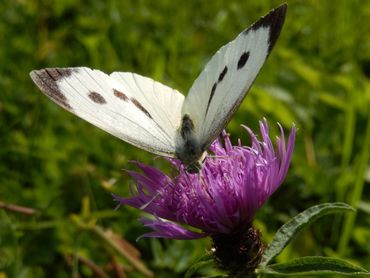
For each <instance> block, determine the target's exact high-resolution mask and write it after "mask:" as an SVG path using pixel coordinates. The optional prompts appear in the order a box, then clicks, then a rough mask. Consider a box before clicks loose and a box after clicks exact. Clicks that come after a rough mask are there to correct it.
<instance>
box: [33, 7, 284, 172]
mask: <svg viewBox="0 0 370 278" xmlns="http://www.w3.org/2000/svg"><path fill="white" fill-rule="evenodd" d="M286 8H287V5H286V4H283V5H281V6H279V7H278V8H276V9H274V10H272V11H270V12H269V13H268V14H267V15H266V16H264V17H261V18H260V19H259V20H258V21H257V22H255V23H254V24H253V25H252V26H250V27H249V28H247V29H246V30H244V31H243V32H241V33H240V34H239V35H238V36H237V37H236V38H235V39H234V40H233V41H231V42H229V43H228V44H226V45H225V46H223V47H221V48H220V49H219V50H218V51H217V52H216V54H215V55H214V56H213V57H212V58H211V60H210V61H209V62H208V64H207V65H206V67H205V68H204V70H203V71H202V72H201V73H200V75H199V76H198V78H197V79H196V80H195V81H194V83H193V85H192V86H191V88H190V90H189V93H188V94H187V96H186V98H185V97H184V95H182V94H181V93H180V92H178V91H177V90H175V89H172V88H170V87H167V86H165V85H163V84H161V83H159V82H157V81H154V80H152V79H150V78H148V77H144V76H141V75H138V74H136V73H131V72H114V73H112V74H110V75H108V74H105V73H103V72H101V71H99V70H94V69H90V68H87V67H76V68H46V69H41V70H34V71H32V72H31V73H30V75H31V78H32V80H33V81H34V82H35V83H36V85H37V86H38V87H39V88H40V89H41V91H42V92H44V94H45V95H47V96H48V97H49V98H50V99H51V100H53V101H54V102H56V103H57V104H58V105H60V106H62V107H63V108H65V109H66V110H68V111H70V112H72V113H74V114H76V115H77V116H79V117H81V118H83V119H85V120H86V121H88V122H90V123H92V124H93V125H95V126H97V127H99V128H101V129H103V130H105V131H107V132H108V133H110V134H112V135H114V136H116V137H118V138H120V139H122V140H124V141H126V142H128V143H130V144H132V145H134V146H137V147H139V148H141V149H144V150H147V151H149V152H152V153H155V154H159V155H163V156H168V157H176V158H178V159H180V160H181V161H182V162H183V163H184V164H185V165H187V169H188V171H189V172H198V171H199V169H200V168H201V162H202V161H203V160H204V158H205V156H206V151H207V149H208V147H209V146H210V144H211V143H212V142H213V141H214V140H215V139H216V138H217V136H218V135H219V134H220V133H221V131H222V129H224V128H225V126H226V125H227V124H228V122H229V121H230V119H231V117H232V115H233V114H234V113H235V111H236V110H237V109H238V107H239V106H240V104H241V103H242V100H243V99H244V97H245V96H246V95H247V92H248V89H249V88H250V86H251V85H252V83H253V81H254V80H255V78H256V76H257V74H258V72H259V70H260V69H261V67H262V65H263V64H264V62H265V60H266V59H267V57H268V55H269V53H270V51H271V50H272V48H273V46H274V44H275V42H276V40H277V38H278V36H279V33H280V30H281V28H282V25H283V23H284V19H285V13H286Z"/></svg>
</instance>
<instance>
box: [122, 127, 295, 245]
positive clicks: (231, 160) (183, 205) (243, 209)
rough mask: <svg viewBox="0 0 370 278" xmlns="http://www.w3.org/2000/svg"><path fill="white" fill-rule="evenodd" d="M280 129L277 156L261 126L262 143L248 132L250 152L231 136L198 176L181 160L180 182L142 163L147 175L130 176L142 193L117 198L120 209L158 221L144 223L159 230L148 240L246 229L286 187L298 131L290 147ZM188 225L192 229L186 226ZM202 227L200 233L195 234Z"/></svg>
mask: <svg viewBox="0 0 370 278" xmlns="http://www.w3.org/2000/svg"><path fill="white" fill-rule="evenodd" d="M279 127H280V138H279V137H278V138H277V139H276V151H275V150H274V147H273V144H272V142H271V139H270V138H269V135H268V132H269V130H268V125H267V122H266V120H264V121H262V122H260V132H261V135H262V140H258V139H257V137H256V135H255V134H254V133H253V132H252V131H251V130H250V129H249V128H248V127H245V126H244V128H245V129H246V130H247V132H248V133H249V135H250V137H251V141H252V144H251V146H250V147H245V146H242V145H241V143H240V141H239V144H238V145H237V146H232V144H231V141H230V138H229V137H228V135H227V134H226V132H223V133H222V137H223V138H222V140H220V139H217V140H216V141H215V142H213V144H212V145H211V147H210V150H211V152H213V154H214V155H213V156H211V155H209V156H208V157H207V159H206V160H205V162H204V164H203V167H202V170H201V171H200V173H198V174H189V173H187V172H186V169H185V167H184V166H183V165H182V164H181V162H180V161H178V160H176V159H170V161H171V163H172V164H173V165H174V166H175V167H177V168H178V169H179V174H178V175H177V176H176V177H175V178H170V177H169V176H168V175H166V174H164V173H163V172H161V171H159V170H157V169H155V168H153V167H150V166H147V165H144V164H141V163H137V165H138V167H139V168H140V169H141V170H142V173H138V172H133V171H130V172H129V173H130V175H131V176H132V177H133V178H134V179H135V180H136V183H137V185H136V188H137V193H135V195H134V196H133V197H131V198H120V197H115V199H116V200H117V201H119V202H120V204H125V205H129V206H132V207H135V208H139V209H142V210H144V211H146V212H148V213H150V214H152V215H154V216H155V218H154V219H147V218H143V219H142V222H143V223H144V225H145V226H146V227H149V228H151V229H152V230H153V231H152V232H149V233H147V234H144V235H143V236H142V237H162V238H172V239H196V238H202V237H205V236H214V235H219V234H232V233H236V232H238V231H241V230H246V229H248V227H250V225H251V221H252V219H253V217H254V215H255V213H256V212H257V210H258V209H259V208H260V207H261V206H262V205H263V204H264V203H265V202H266V200H267V199H268V198H269V197H270V196H271V194H272V193H273V192H274V191H275V190H276V189H277V188H278V187H279V186H280V184H281V183H282V182H283V180H284V178H285V176H286V174H287V171H288V168H289V164H290V160H291V156H292V152H293V148H294V142H295V133H296V129H295V127H294V126H293V127H292V129H291V132H290V135H289V139H288V142H287V145H286V143H285V138H284V132H283V129H282V127H281V126H280V125H279ZM184 225H186V227H184ZM191 227H193V228H197V229H198V231H194V229H192V228H191Z"/></svg>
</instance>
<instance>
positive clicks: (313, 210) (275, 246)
mask: <svg viewBox="0 0 370 278" xmlns="http://www.w3.org/2000/svg"><path fill="white" fill-rule="evenodd" d="M344 211H354V209H353V208H352V207H351V206H349V205H347V204H345V203H340V202H338V203H325V204H321V205H317V206H313V207H310V208H309V209H306V210H305V211H303V212H301V213H300V214H298V215H297V216H295V217H294V218H293V219H292V220H290V221H289V222H287V223H285V224H284V225H283V226H282V227H281V228H280V229H279V230H278V231H277V232H276V234H275V236H274V238H273V239H272V241H271V243H270V244H269V246H268V247H267V249H266V251H265V252H264V254H263V257H262V262H261V265H262V266H265V265H267V264H268V263H269V262H270V261H271V260H272V259H273V258H275V257H276V256H277V255H279V254H280V253H281V251H283V249H284V248H285V246H287V244H288V243H289V242H290V241H291V240H292V239H293V237H294V236H295V235H296V234H297V233H298V232H299V231H300V230H302V229H303V228H304V227H306V226H308V225H310V224H311V223H312V222H314V221H315V220H317V219H318V218H320V217H321V216H324V215H326V214H330V213H337V212H344Z"/></svg>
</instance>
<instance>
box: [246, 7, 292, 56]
mask: <svg viewBox="0 0 370 278" xmlns="http://www.w3.org/2000/svg"><path fill="white" fill-rule="evenodd" d="M287 9H288V4H287V3H283V4H281V5H280V6H278V7H276V8H275V9H272V10H271V11H270V12H269V13H268V14H267V15H265V16H263V17H261V18H260V19H259V20H258V21H256V22H255V23H254V24H253V25H252V26H251V27H250V28H248V30H246V32H248V31H249V30H250V29H251V30H257V29H259V28H261V27H270V38H269V52H270V51H271V50H272V48H273V47H274V45H275V43H276V41H277V39H278V37H279V35H280V31H281V29H282V27H283V25H284V21H285V16H286V12H287Z"/></svg>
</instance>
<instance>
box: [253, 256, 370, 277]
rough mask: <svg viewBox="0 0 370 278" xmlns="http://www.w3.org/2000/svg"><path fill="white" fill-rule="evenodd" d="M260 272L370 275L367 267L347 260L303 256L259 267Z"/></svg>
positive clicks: (276, 273)
mask: <svg viewBox="0 0 370 278" xmlns="http://www.w3.org/2000/svg"><path fill="white" fill-rule="evenodd" d="M258 272H259V273H263V274H274V275H284V276H287V275H306V274H327V273H338V274H342V275H352V276H353V275H370V272H368V271H367V270H366V269H364V268H362V267H359V266H356V265H353V264H351V263H349V262H347V261H344V260H341V259H337V258H328V257H315V256H313V257H303V258H299V259H295V260H292V261H290V262H287V263H279V264H272V265H269V266H267V267H265V268H262V269H258Z"/></svg>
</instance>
